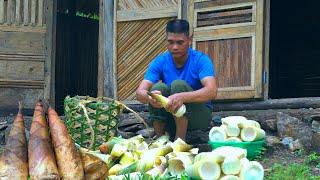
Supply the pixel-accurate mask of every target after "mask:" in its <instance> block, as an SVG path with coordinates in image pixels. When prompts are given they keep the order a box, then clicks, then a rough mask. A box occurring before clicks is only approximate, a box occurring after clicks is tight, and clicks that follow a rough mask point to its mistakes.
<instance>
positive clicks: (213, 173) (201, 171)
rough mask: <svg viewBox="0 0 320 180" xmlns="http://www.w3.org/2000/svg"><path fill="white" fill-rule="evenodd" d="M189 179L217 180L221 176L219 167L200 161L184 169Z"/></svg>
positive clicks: (207, 161) (211, 162)
mask: <svg viewBox="0 0 320 180" xmlns="http://www.w3.org/2000/svg"><path fill="white" fill-rule="evenodd" d="M186 172H187V174H188V176H189V177H191V178H195V179H210V180H211V179H212V180H214V179H218V178H219V177H220V174H221V169H220V166H219V164H218V163H217V162H214V161H209V160H202V161H198V162H196V163H194V164H193V165H190V166H188V167H187V168H186Z"/></svg>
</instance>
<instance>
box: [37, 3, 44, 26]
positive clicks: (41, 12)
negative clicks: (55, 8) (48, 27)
mask: <svg viewBox="0 0 320 180" xmlns="http://www.w3.org/2000/svg"><path fill="white" fill-rule="evenodd" d="M38 8H39V11H38V25H39V26H42V25H43V0H39V2H38Z"/></svg>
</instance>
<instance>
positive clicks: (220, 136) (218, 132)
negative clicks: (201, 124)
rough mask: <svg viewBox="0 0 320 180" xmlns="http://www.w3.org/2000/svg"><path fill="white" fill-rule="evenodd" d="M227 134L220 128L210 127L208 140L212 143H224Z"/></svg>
mask: <svg viewBox="0 0 320 180" xmlns="http://www.w3.org/2000/svg"><path fill="white" fill-rule="evenodd" d="M226 138H227V134H226V131H225V129H223V128H222V127H212V128H211V130H210V131H209V140H210V141H212V142H217V141H225V140H226Z"/></svg>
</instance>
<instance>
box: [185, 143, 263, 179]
mask: <svg viewBox="0 0 320 180" xmlns="http://www.w3.org/2000/svg"><path fill="white" fill-rule="evenodd" d="M246 155H247V151H246V150H245V149H242V148H238V147H231V146H223V147H219V148H216V149H214V150H213V151H212V152H202V153H199V154H198V155H196V156H195V158H194V162H193V165H191V166H188V168H187V169H186V172H187V174H188V175H189V177H191V178H195V179H208V180H209V179H210V180H211V179H212V180H214V179H221V180H262V179H263V177H264V169H263V167H262V165H261V164H260V163H259V162H257V161H249V160H248V159H247V158H246Z"/></svg>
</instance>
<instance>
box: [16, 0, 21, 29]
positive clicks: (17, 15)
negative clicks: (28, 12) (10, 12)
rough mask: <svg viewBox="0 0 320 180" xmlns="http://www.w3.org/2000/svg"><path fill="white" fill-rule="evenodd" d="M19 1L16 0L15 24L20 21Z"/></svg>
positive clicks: (18, 23)
mask: <svg viewBox="0 0 320 180" xmlns="http://www.w3.org/2000/svg"><path fill="white" fill-rule="evenodd" d="M20 11H21V1H20V0H16V25H20V23H21V13H20Z"/></svg>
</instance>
